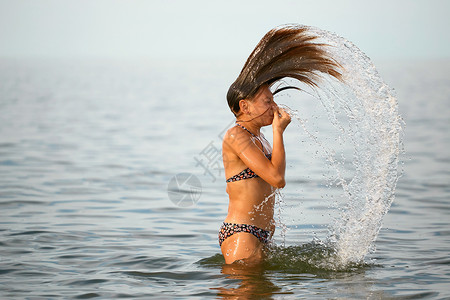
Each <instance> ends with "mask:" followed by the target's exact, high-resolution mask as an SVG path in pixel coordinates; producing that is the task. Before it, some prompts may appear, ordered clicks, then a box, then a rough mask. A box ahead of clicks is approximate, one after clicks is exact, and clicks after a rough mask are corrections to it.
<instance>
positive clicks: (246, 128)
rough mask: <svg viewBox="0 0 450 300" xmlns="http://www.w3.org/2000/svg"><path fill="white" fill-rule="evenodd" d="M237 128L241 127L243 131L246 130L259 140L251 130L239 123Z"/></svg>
mask: <svg viewBox="0 0 450 300" xmlns="http://www.w3.org/2000/svg"><path fill="white" fill-rule="evenodd" d="M236 126H239V127H241V128H242V129H244V130H246V131H247V132H248V133H250V134H251V135H252V136H253V137H255V138H258V137H257V136H256V135H254V134H253V133H252V132H251V131H250V130H248V129H247V128H245V127H244V126H242V125H241V124H239V123H236Z"/></svg>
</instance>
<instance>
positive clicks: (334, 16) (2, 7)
mask: <svg viewBox="0 0 450 300" xmlns="http://www.w3.org/2000/svg"><path fill="white" fill-rule="evenodd" d="M449 13H450V1H447V0H376V1H375V0H372V1H366V0H359V1H358V0H290V1H287V0H277V1H265V0H260V1H254V0H252V1H245V0H230V1H215V0H209V1H206V0H205V1H199V0H173V1H171V0H9V1H8V0H0V57H14V58H28V57H45V58H49V57H50V58H53V57H54V58H78V57H81V58H83V57H88V58H96V57H100V58H147V59H167V58H169V59H170V58H181V59H183V58H200V59H201V58H204V59H222V58H223V59H228V58H236V57H246V56H248V54H249V53H250V52H251V50H253V48H254V47H255V46H256V44H257V42H258V41H259V40H260V39H261V38H262V36H263V35H264V34H265V33H266V32H267V31H268V30H270V29H271V28H273V27H275V26H277V25H280V24H286V23H299V24H305V25H310V26H315V27H319V28H321V29H325V30H329V31H332V32H335V33H337V34H339V35H341V36H343V37H345V38H347V39H348V40H350V41H352V42H353V43H355V44H356V45H357V46H358V47H359V48H361V49H362V50H363V51H364V52H365V53H366V54H367V55H369V56H370V57H375V58H380V59H384V58H388V59H389V58H390V59H399V58H407V59H411V58H413V59H414V58H431V59H436V58H449V56H450V39H449V34H448V33H447V31H448V29H449V28H450V18H449V17H448V14H449Z"/></svg>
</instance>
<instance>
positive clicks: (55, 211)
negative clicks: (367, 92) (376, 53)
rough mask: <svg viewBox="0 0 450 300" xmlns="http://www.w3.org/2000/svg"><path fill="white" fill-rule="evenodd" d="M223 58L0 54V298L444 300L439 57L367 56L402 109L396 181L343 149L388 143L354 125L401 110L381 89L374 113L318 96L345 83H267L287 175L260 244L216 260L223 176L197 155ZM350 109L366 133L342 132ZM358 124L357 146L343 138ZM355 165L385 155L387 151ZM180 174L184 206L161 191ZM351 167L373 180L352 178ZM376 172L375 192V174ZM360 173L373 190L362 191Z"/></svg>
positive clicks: (213, 139)
mask: <svg viewBox="0 0 450 300" xmlns="http://www.w3.org/2000/svg"><path fill="white" fill-rule="evenodd" d="M332 39H333V38H331V40H332ZM240 65H241V62H234V63H228V62H227V63H221V62H212V63H205V62H198V61H197V62H190V63H187V62H176V63H175V62H173V61H170V62H151V61H147V62H145V61H144V62H143V61H122V62H119V61H87V60H84V61H57V60H46V61H45V60H44V61H43V60H28V61H27V60H21V61H14V60H2V61H1V68H0V70H1V71H0V95H1V101H0V124H1V126H0V206H1V209H0V250H1V252H0V253H1V256H0V295H1V297H2V298H30V299H33V298H45V299H52V298H55V299H58V298H61V297H62V298H79V299H83V298H95V297H97V298H109V299H111V298H144V299H146V298H149V297H156V298H174V297H175V298H199V299H203V298H227V297H233V296H240V297H255V298H256V297H259V298H261V297H266V298H280V299H286V298H287V299H296V298H301V297H304V298H309V299H323V298H346V299H362V298H375V299H377V298H380V299H383V298H393V299H395V298H405V297H409V298H416V299H419V298H438V299H445V298H448V297H449V296H450V292H449V289H448V286H449V284H450V279H449V278H450V270H449V262H448V250H449V249H450V238H449V237H450V232H449V230H448V228H449V226H450V223H449V221H448V218H447V216H448V213H449V206H448V199H449V197H450V186H449V176H450V173H449V170H450V168H449V163H450V158H449V155H448V148H449V147H450V140H449V137H448V134H447V132H448V115H449V108H448V105H447V103H448V94H449V86H450V76H449V75H450V74H449V73H448V69H449V68H448V67H449V66H450V63H449V62H448V61H447V60H444V61H438V62H430V61H420V62H417V61H414V62H399V61H397V62H389V64H384V65H383V64H381V66H382V68H381V69H380V70H381V72H382V74H383V78H386V81H388V82H389V83H390V84H391V85H392V86H394V87H396V90H397V93H398V102H399V108H400V109H399V111H400V112H401V114H402V115H403V116H404V118H405V123H406V124H407V126H406V131H405V132H406V133H405V137H404V143H405V148H406V153H407V158H406V159H405V164H404V167H403V168H404V172H403V175H402V177H401V180H399V181H398V182H397V181H396V179H395V178H398V169H397V171H396V172H392V173H389V172H387V173H383V172H381V171H380V170H370V169H361V170H358V169H357V167H358V166H360V165H359V161H358V160H356V163H354V162H355V159H354V157H356V158H358V157H360V156H361V157H362V158H361V159H366V161H367V160H370V159H368V158H365V155H366V154H367V155H369V156H370V157H372V158H373V157H374V156H375V157H376V156H377V155H379V154H378V153H375V152H376V151H375V149H376V150H378V151H381V150H382V149H387V150H386V151H385V153H386V156H384V154H382V155H381V157H391V156H392V155H393V156H394V157H397V156H396V154H395V151H394V152H391V151H388V150H389V149H395V148H396V146H395V145H396V143H397V142H398V141H401V130H400V131H398V132H399V133H400V136H399V139H398V140H396V139H389V137H395V135H387V136H388V139H387V141H386V142H387V144H386V145H378V143H380V144H382V142H384V141H381V140H377V139H376V138H377V137H380V135H381V133H378V132H376V131H375V132H374V133H372V132H365V130H366V129H367V128H368V127H364V126H366V125H367V126H369V125H370V122H377V120H378V121H379V122H385V123H386V124H391V125H395V126H397V125H399V124H401V120H399V119H396V118H393V117H392V116H398V115H399V113H398V111H397V112H395V110H393V113H392V114H389V113H388V111H389V110H387V106H388V105H387V103H385V101H381V103H382V107H381V112H383V114H382V115H381V117H380V118H379V119H377V118H375V116H374V114H373V112H376V109H377V108H375V107H372V106H371V105H372V104H373V102H372V101H369V100H368V103H366V104H358V105H359V106H357V107H358V108H360V109H362V111H364V109H368V108H371V109H369V111H367V112H364V114H366V115H368V116H369V118H368V120H370V122H368V123H367V124H366V123H364V119H362V121H361V122H363V123H362V124H361V123H358V122H360V121H358V122H354V121H353V119H348V118H347V117H346V115H347V110H342V108H341V107H340V105H342V104H340V102H339V101H341V100H339V99H338V98H335V97H334V96H333V97H331V96H329V95H331V94H338V96H339V95H340V97H341V99H344V98H343V96H342V95H345V94H346V93H349V91H348V90H347V88H346V87H345V86H344V87H342V86H340V85H336V82H334V81H332V82H327V81H325V82H324V85H321V89H322V90H321V91H314V90H307V92H308V93H309V94H308V93H301V94H297V93H290V94H286V95H281V96H282V97H281V96H280V98H276V99H275V100H276V101H278V102H279V103H283V104H285V105H288V106H289V107H290V108H292V109H293V110H296V111H297V116H298V118H299V120H297V119H296V118H294V120H293V122H292V124H291V125H290V126H289V127H288V128H287V130H286V132H285V143H286V153H287V170H286V180H287V185H286V187H285V188H284V189H283V190H282V191H281V193H282V200H283V202H282V203H279V204H280V205H279V206H277V212H276V218H277V220H279V222H280V227H278V228H277V230H276V236H275V239H274V244H275V245H274V247H273V248H272V251H273V252H272V253H273V255H272V256H271V258H270V259H269V260H268V261H267V262H266V263H265V264H264V265H262V266H259V267H257V268H256V267H255V268H249V267H248V266H245V265H244V266H240V265H234V266H227V265H224V264H223V258H222V257H221V254H220V248H219V246H218V241H217V232H218V228H219V227H220V224H221V222H222V221H223V219H224V218H225V216H226V212H227V204H228V203H227V197H226V193H225V178H224V174H223V169H220V168H217V164H216V163H217V161H216V160H214V161H207V160H206V157H205V156H204V155H203V154H204V153H206V152H207V151H206V150H208V151H211V150H214V149H218V152H217V153H219V154H220V145H221V136H222V132H223V130H224V129H226V128H227V126H229V124H231V123H232V121H233V120H232V114H231V113H230V112H229V110H228V107H227V105H226V101H225V98H224V97H225V96H224V95H225V93H226V89H227V87H228V85H229V83H230V82H232V80H233V79H234V77H235V76H236V70H239V68H240V67H241V66H240ZM377 66H378V65H377ZM181 79H183V80H181ZM338 84H340V83H338ZM335 90H337V92H336V91H335ZM341 91H343V94H341ZM389 93H391V91H390V90H389ZM350 95H351V93H350ZM345 97H347V96H345ZM375 98H376V97H375ZM333 99H334V100H333ZM349 99H350V100H351V101H353V102H355V101H356V100H355V99H357V98H355V97H353V98H351V97H350V98H349ZM383 99H385V100H389V98H388V97H387V98H383ZM405 99H407V100H405ZM344 100H345V99H344ZM332 101H335V102H334V103H333V102H332ZM387 102H389V101H387ZM332 105H334V108H333V110H334V111H336V112H338V113H336V116H335V117H333V115H330V114H329V113H328V110H329V109H328V107H330V106H332ZM352 105H353V104H352ZM392 107H394V108H395V106H392ZM339 112H340V113H339ZM344 112H345V113H344ZM355 116H360V114H356V112H355ZM332 120H336V122H335V121H332ZM357 120H359V119H357ZM390 121H392V122H391V123H389V122H390ZM352 122H354V123H352ZM335 124H336V125H335ZM356 124H358V126H362V127H361V129H362V131H363V132H365V133H364V136H361V137H353V138H352V136H353V135H352V134H350V133H349V132H348V131H349V130H354V131H355V132H359V131H358V130H359V127H356ZM395 126H393V128H394V129H395V128H396V127H395ZM381 128H382V131H383V130H384V129H383V128H385V127H381ZM377 130H378V129H377ZM266 132H267V133H270V129H268V130H267V131H266ZM396 132H397V131H396ZM267 136H269V134H267ZM371 139H374V141H376V143H374V144H373V143H369V144H370V147H368V144H362V145H361V147H362V148H358V147H357V146H355V145H356V144H355V142H354V141H366V140H369V141H370V140H371ZM269 140H270V139H269ZM397 145H398V149H397V150H399V151H400V152H401V148H402V147H401V143H399V144H397ZM355 149H356V150H355ZM360 150H361V151H360ZM202 153H203V154H202ZM207 153H214V152H207ZM217 153H216V154H217ZM383 153H384V152H383ZM219 154H217V157H220V155H219ZM199 161H202V162H203V164H204V165H203V166H207V167H208V168H203V166H202V165H201V164H200V163H199ZM208 162H210V164H207V163H208ZM219 162H220V161H219ZM370 163H371V165H370V166H373V167H375V166H376V165H378V164H383V165H385V166H386V165H387V166H391V167H392V170H394V169H395V168H394V166H395V164H396V163H398V162H395V161H392V162H389V161H388V160H387V159H386V160H385V159H381V158H380V159H378V160H375V161H373V162H372V161H370ZM397 168H398V167H397ZM400 169H401V168H400ZM384 170H390V169H389V168H384ZM186 172H187V173H191V174H194V175H195V176H197V177H198V179H199V180H200V182H201V185H202V192H201V196H200V198H199V199H198V201H196V202H195V203H193V205H192V206H189V207H178V206H176V205H175V204H174V203H173V202H172V201H171V200H170V198H169V195H168V190H167V187H168V184H169V183H170V182H171V180H172V179H173V178H174V176H175V175H176V174H179V173H186ZM380 172H381V173H380ZM362 174H369V175H370V176H369V177H370V178H372V179H374V180H375V181H376V182H373V183H372V182H367V185H361V186H360V187H358V186H356V185H354V184H352V182H355V181H353V179H354V177H355V176H360V175H362ZM391 174H393V175H392V176H391ZM376 176H380V177H381V179H380V180H379V181H378V178H377V177H376ZM390 176H391V177H390ZM362 178H363V179H361V181H359V182H363V183H364V178H365V177H364V176H362ZM389 178H391V179H393V180H391V179H389ZM383 182H387V183H388V184H387V185H386V187H387V190H386V191H385V190H378V189H377V187H378V186H379V185H382V183H383ZM395 184H397V188H396V191H395V196H396V197H395V201H393V202H392V203H389V202H390V201H392V200H393V198H392V197H389V195H390V194H391V193H392V192H393V188H394V187H395ZM352 189H356V196H355V197H354V198H353V200H352V201H353V202H352V201H350V200H349V199H352V198H351V197H350V198H349V196H348V193H347V191H352ZM370 189H372V190H373V191H375V192H376V193H374V194H373V195H379V196H380V197H372V194H370V196H369V197H368V199H366V197H361V195H366V194H367V193H368V192H369V190H370ZM371 197H372V198H371ZM379 199H381V200H382V201H379ZM366 203H367V204H372V203H374V204H376V205H373V206H372V205H366ZM389 205H390V210H389V213H387V214H385V215H384V216H383V214H384V213H385V210H387V209H389ZM366 216H368V219H367V218H366V219H365V217H366ZM346 217H348V220H347V219H346ZM366 220H371V223H372V224H373V227H370V226H372V225H370V224H371V223H369V222H367V221H366ZM359 221H361V223H357V222H359ZM355 222H356V223H357V224H356V225H358V227H357V228H353V227H352V226H351V224H354V223H355ZM380 222H382V223H383V226H382V227H381V229H380V227H379V226H380ZM281 224H283V225H282V226H281ZM369 227H370V228H369ZM352 230H354V234H355V235H357V234H360V233H366V234H367V236H368V237H367V239H364V241H367V243H365V242H364V243H362V245H358V244H356V243H355V242H354V241H355V240H356V239H353V238H352V234H353V233H352ZM343 237H346V238H343ZM364 238H365V237H364ZM374 238H376V239H375V240H374ZM367 244H370V245H372V246H367ZM373 246H376V248H377V249H376V251H374V252H373V251H370V249H373ZM336 257H338V258H339V259H338V260H335V259H334V258H336ZM361 261H362V263H358V262H361ZM324 262H325V264H324ZM354 262H355V263H356V264H353V263H354ZM345 264H347V265H348V267H342V266H343V265H345Z"/></svg>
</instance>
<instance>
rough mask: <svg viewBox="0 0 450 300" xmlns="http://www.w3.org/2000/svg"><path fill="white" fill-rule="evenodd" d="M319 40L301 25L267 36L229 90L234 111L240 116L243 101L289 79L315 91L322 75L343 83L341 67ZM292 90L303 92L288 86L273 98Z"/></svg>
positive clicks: (276, 30)
mask: <svg viewBox="0 0 450 300" xmlns="http://www.w3.org/2000/svg"><path fill="white" fill-rule="evenodd" d="M317 37H318V36H316V35H314V34H312V33H310V32H309V31H308V27H306V26H301V25H283V26H279V27H275V28H274V29H272V30H270V31H269V32H268V33H266V35H265V36H264V37H263V38H262V39H261V41H260V42H259V43H258V45H256V48H255V49H254V50H253V52H252V53H251V54H250V56H249V57H248V59H247V62H246V63H245V65H244V67H243V68H242V71H241V73H240V74H239V76H238V78H237V79H236V81H235V82H234V83H233V84H232V85H231V86H230V88H229V90H228V93H227V101H228V106H229V107H230V109H231V111H232V112H233V113H234V114H235V115H236V114H237V113H239V110H240V108H239V101H240V100H243V99H251V98H252V97H253V96H255V95H256V93H257V92H258V90H259V88H260V87H261V86H263V85H265V84H267V85H269V87H270V86H272V85H273V84H274V83H276V82H278V81H280V80H282V79H283V78H286V77H289V78H294V79H297V80H299V81H301V82H303V83H306V84H308V85H310V86H313V87H316V86H317V82H318V80H319V79H320V75H321V73H325V74H329V75H331V76H333V77H335V78H337V79H341V73H340V68H341V67H340V65H339V64H338V63H337V62H336V61H335V60H334V59H333V58H332V57H330V55H329V54H328V53H327V52H326V49H325V48H326V46H327V45H326V44H321V43H316V42H315V40H316V39H317ZM289 88H294V89H299V88H297V87H294V86H287V87H286V86H285V87H282V88H279V89H277V90H276V91H275V92H274V93H273V94H274V95H275V94H276V93H278V92H280V91H282V90H285V89H289Z"/></svg>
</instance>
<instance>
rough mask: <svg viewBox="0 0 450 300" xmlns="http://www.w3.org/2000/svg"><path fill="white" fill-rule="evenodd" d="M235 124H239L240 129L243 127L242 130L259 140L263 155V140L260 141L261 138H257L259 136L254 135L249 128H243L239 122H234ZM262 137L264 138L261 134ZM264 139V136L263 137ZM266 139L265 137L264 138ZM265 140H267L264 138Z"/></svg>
mask: <svg viewBox="0 0 450 300" xmlns="http://www.w3.org/2000/svg"><path fill="white" fill-rule="evenodd" d="M236 126H239V127H241V128H242V129H244V130H246V131H247V132H248V133H250V134H251V135H252V136H253V137H254V138H255V139H257V140H258V141H259V142H260V144H261V147H262V152H263V153H264V155H266V153H265V152H264V144H263V142H262V141H261V139H260V138H259V137H257V136H256V135H254V134H253V133H252V132H251V131H250V130H248V129H247V128H245V127H244V126H242V125H241V124H239V123H236ZM263 138H264V136H263ZM264 139H265V138H264ZM265 140H266V139H265ZM266 141H267V140H266Z"/></svg>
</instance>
